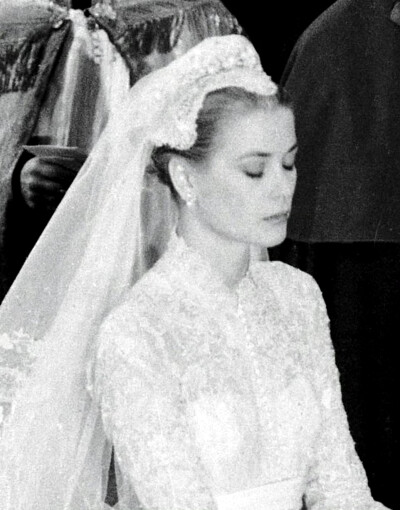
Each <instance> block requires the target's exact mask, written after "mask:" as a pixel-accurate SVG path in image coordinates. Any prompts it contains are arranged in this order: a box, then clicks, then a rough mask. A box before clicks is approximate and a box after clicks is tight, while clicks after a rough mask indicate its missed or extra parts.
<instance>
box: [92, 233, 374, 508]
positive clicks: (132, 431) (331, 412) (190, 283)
mask: <svg viewBox="0 0 400 510" xmlns="http://www.w3.org/2000/svg"><path fill="white" fill-rule="evenodd" d="M94 393H95V395H96V398H97V399H98V401H99V403H100V405H101V410H102V418H103V422H104V427H105V430H106V433H107V435H108V436H109V438H110V440H111V441H112V442H113V444H114V447H115V453H116V459H117V462H118V466H119V469H120V470H121V472H122V478H123V483H124V486H125V487H127V486H129V487H131V488H134V490H135V492H136V494H137V497H138V500H139V501H140V505H141V508H144V509H146V510H156V509H157V510H214V509H218V510H220V509H223V510H224V509H225V508H229V509H230V510H235V509H236V508H240V509H242V508H243V509H246V510H247V509H253V508H257V509H258V510H275V509H276V510H299V509H300V508H301V505H302V498H303V497H304V499H305V501H306V504H307V507H308V508H313V509H315V510H358V509H360V510H361V509H362V510H367V509H369V510H372V509H374V510H377V509H378V508H383V507H382V506H381V505H380V504H379V503H375V502H374V501H373V500H372V499H371V496H370V493H369V489H368V486H367V481H366V477H365V473H364V470H363V468H362V466H361V463H360V461H359V459H358V457H357V455H356V452H355V449H354V444H353V441H352V439H351V437H350V434H349V429H348V425H347V420H346V416H345V412H344V409H343V406H342V403H341V395H340V387H339V380H338V373H337V369H336V366H335V363H334V355H333V349H332V345H331V341H330V336H329V328H328V319H327V315H326V312H325V306H324V302H323V300H322V297H321V295H320V291H319V289H318V287H317V286H316V284H315V282H314V281H313V280H312V278H311V277H309V276H308V275H306V274H304V273H302V272H300V271H298V270H296V269H293V268H291V267H289V266H287V265H285V264H283V263H280V262H255V263H253V264H252V265H251V267H250V269H249V271H248V274H247V275H246V276H245V277H244V278H243V280H242V281H241V282H240V283H239V285H238V287H237V288H236V289H235V291H231V290H229V289H228V288H227V287H225V285H224V284H223V282H222V281H220V280H219V279H218V277H217V276H216V275H215V274H213V272H212V270H211V268H210V267H209V266H208V264H207V262H206V261H204V260H203V259H202V258H201V257H200V256H199V255H198V254H196V253H195V252H194V251H192V250H191V249H189V248H188V247H187V246H186V245H185V243H184V242H183V241H182V240H181V239H175V240H174V241H172V243H171V244H170V247H169V249H168V251H167V252H166V254H165V255H164V256H163V257H162V258H161V260H160V261H159V262H158V263H157V264H156V265H155V266H154V267H153V269H152V270H150V271H149V272H148V273H147V274H146V275H145V276H144V277H143V278H142V279H141V280H140V281H139V283H138V284H136V285H135V286H134V287H133V289H132V290H131V291H130V293H129V294H128V296H127V297H126V299H125V301H124V302H123V303H122V304H121V305H120V306H119V307H118V308H117V309H116V310H115V311H114V312H113V313H111V315H110V316H109V317H108V319H107V320H106V321H105V322H104V324H103V326H102V328H101V333H100V343H99V349H98V355H97V362H96V369H95V386H94ZM254 490H256V493H257V495H258V496H257V497H258V499H257V498H256V499H257V501H256V502H254V501H253V502H252V503H251V502H250V500H252V498H253V496H254ZM260 491H261V492H260ZM252 495H253V496H252ZM253 499H254V498H253ZM131 504H132V503H131ZM137 505H138V506H140V505H139V504H137ZM252 505H253V506H252ZM121 506H122V507H123V508H124V509H125V507H124V506H123V503H122V505H121ZM126 508H129V510H132V506H130V507H129V506H128V505H127V506H126ZM135 508H136V506H135Z"/></svg>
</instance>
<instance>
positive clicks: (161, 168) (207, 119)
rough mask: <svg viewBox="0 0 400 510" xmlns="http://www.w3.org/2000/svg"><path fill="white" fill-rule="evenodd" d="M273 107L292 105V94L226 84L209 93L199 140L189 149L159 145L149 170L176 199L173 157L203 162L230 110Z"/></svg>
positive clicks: (199, 119) (201, 116)
mask: <svg viewBox="0 0 400 510" xmlns="http://www.w3.org/2000/svg"><path fill="white" fill-rule="evenodd" d="M274 106H283V107H288V108H291V102H290V98H289V95H288V93H287V92H286V91H285V90H284V89H283V88H281V87H279V88H278V92H277V93H276V94H274V95H271V96H261V95H259V94H255V93H253V92H249V91H247V90H245V89H242V88H239V87H226V88H223V89H219V90H216V91H214V92H210V93H209V94H208V95H207V96H206V98H205V100H204V103H203V106H202V108H201V110H200V111H199V115H198V117H197V121H196V125H197V139H196V142H195V143H194V144H193V145H192V147H190V149H187V150H179V149H174V148H172V147H169V146H167V145H163V146H161V147H156V148H155V149H154V150H153V153H152V159H151V164H150V165H149V167H148V169H147V171H148V173H150V174H154V175H156V176H157V177H158V178H159V180H160V181H161V182H162V183H164V184H165V185H167V186H168V187H169V188H170V190H171V193H172V195H173V196H174V198H178V195H177V192H176V190H175V188H174V185H173V183H172V181H171V178H170V174H169V169H168V165H169V161H170V159H171V157H172V156H174V155H177V156H181V157H183V158H185V159H187V160H189V161H193V162H196V163H200V162H202V161H204V160H205V159H206V158H207V156H208V155H209V154H210V152H211V151H212V149H213V147H214V139H215V135H216V132H217V130H218V127H219V123H220V121H221V120H222V119H224V118H225V117H226V116H227V115H229V113H233V112H238V111H240V110H242V111H243V110H246V109H248V110H249V111H251V110H255V109H259V108H267V109H268V108H269V109H270V108H273V107H274Z"/></svg>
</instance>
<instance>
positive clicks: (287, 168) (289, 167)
mask: <svg viewBox="0 0 400 510" xmlns="http://www.w3.org/2000/svg"><path fill="white" fill-rule="evenodd" d="M282 166H283V168H284V169H285V170H287V171H289V172H290V171H292V170H294V163H293V164H292V165H282Z"/></svg>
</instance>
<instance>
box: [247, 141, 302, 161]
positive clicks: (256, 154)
mask: <svg viewBox="0 0 400 510" xmlns="http://www.w3.org/2000/svg"><path fill="white" fill-rule="evenodd" d="M297 147H298V144H297V143H295V144H294V145H293V146H292V147H290V149H289V150H288V151H287V153H289V152H293V151H294V150H295V149H297ZM270 156H271V153H270V152H263V151H254V152H248V153H247V154H244V155H243V156H241V157H240V159H244V158H251V157H259V158H269V157H270Z"/></svg>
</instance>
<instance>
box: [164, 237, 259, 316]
mask: <svg viewBox="0 0 400 510" xmlns="http://www.w3.org/2000/svg"><path fill="white" fill-rule="evenodd" d="M163 259H164V260H165V262H166V263H167V266H168V273H169V274H170V275H171V276H172V277H173V278H174V279H177V280H179V283H180V285H182V286H184V287H190V290H191V292H195V293H196V294H201V295H202V296H204V297H206V298H207V299H212V300H213V301H212V302H213V303H221V302H225V303H229V304H231V305H233V306H235V307H237V306H238V303H239V300H240V298H241V296H242V295H243V293H244V292H245V291H246V290H248V289H251V288H254V287H255V286H256V284H255V281H254V279H253V275H252V269H253V266H254V264H255V262H252V261H250V266H249V269H248V270H247V272H246V274H245V276H244V277H243V278H242V279H241V280H240V281H239V282H238V284H237V285H236V286H235V287H234V288H231V287H229V286H228V285H227V284H226V283H225V282H224V280H223V278H222V277H221V275H220V274H218V273H217V272H216V271H215V269H214V268H213V267H212V266H211V264H210V263H209V262H208V260H207V259H205V258H204V257H203V256H202V255H201V254H200V253H199V252H198V251H196V250H195V249H194V248H192V247H190V246H188V245H187V244H186V242H185V240H184V239H183V238H182V237H180V236H178V235H177V234H176V233H175V232H174V233H173V234H172V235H171V238H170V241H169V243H168V249H167V251H166V253H165V255H164V257H163Z"/></svg>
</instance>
